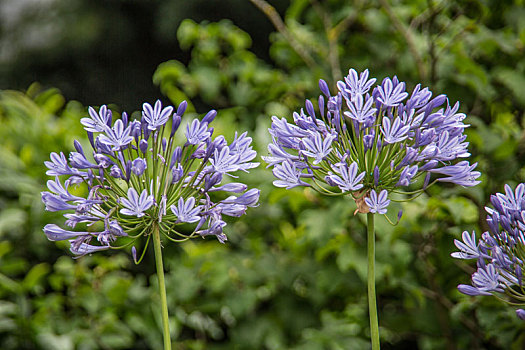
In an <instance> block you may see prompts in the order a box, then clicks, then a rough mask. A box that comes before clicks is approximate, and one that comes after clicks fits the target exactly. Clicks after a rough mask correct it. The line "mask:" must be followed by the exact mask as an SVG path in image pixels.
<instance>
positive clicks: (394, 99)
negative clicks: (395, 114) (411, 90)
mask: <svg viewBox="0 0 525 350" xmlns="http://www.w3.org/2000/svg"><path fill="white" fill-rule="evenodd" d="M377 93H378V97H377V100H378V101H379V102H381V103H382V104H383V105H385V106H390V107H395V106H397V105H398V104H400V103H401V102H402V101H403V100H404V99H405V98H407V97H408V93H407V92H405V83H399V84H397V85H396V86H395V87H394V84H393V82H392V80H391V79H390V78H385V79H384V80H383V84H382V85H380V86H378V87H377Z"/></svg>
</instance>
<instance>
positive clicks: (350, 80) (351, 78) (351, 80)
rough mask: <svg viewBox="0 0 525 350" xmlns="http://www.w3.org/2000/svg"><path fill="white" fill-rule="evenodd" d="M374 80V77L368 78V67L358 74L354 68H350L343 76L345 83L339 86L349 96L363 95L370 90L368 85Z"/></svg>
mask: <svg viewBox="0 0 525 350" xmlns="http://www.w3.org/2000/svg"><path fill="white" fill-rule="evenodd" d="M375 82H376V79H375V78H372V79H370V80H369V79H368V69H365V70H364V71H363V72H361V74H360V75H359V76H357V71H356V70H355V69H353V68H352V69H350V70H349V71H348V75H347V76H346V77H345V83H346V84H345V85H342V86H341V87H339V85H338V87H339V89H340V90H341V88H343V89H344V91H346V92H347V93H349V94H350V95H351V96H357V95H363V94H366V93H367V92H368V90H370V87H371V86H372V85H373V84H374V83H375Z"/></svg>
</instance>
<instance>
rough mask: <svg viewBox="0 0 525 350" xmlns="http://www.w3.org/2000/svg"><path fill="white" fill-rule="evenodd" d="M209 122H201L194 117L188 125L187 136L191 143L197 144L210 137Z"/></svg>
mask: <svg viewBox="0 0 525 350" xmlns="http://www.w3.org/2000/svg"><path fill="white" fill-rule="evenodd" d="M210 135H211V134H210V132H209V131H208V124H207V123H201V122H200V121H199V120H198V119H193V121H192V122H191V124H188V125H187V126H186V138H187V139H188V143H189V144H190V145H197V144H199V143H201V142H203V141H206V140H207V139H209V138H210Z"/></svg>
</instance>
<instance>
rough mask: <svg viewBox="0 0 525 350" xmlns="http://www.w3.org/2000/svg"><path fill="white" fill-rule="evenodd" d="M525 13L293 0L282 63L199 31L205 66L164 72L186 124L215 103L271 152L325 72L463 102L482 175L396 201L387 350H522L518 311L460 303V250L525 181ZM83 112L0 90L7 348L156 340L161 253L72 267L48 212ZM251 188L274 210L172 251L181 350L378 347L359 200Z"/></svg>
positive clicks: (185, 37) (486, 6)
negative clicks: (57, 157) (50, 190)
mask: <svg viewBox="0 0 525 350" xmlns="http://www.w3.org/2000/svg"><path fill="white" fill-rule="evenodd" d="M266 13H267V14H269V15H270V16H278V15H277V13H276V12H271V11H267V12H266ZM523 16H525V8H524V7H523V3H522V1H519V0H515V1H506V2H499V1H495V0H494V1H490V0H488V1H459V2H457V1H449V0H444V1H433V0H428V1H414V2H398V1H388V0H378V1H356V2H353V3H348V2H342V1H335V0H333V1H325V2H318V1H315V0H294V1H292V2H291V4H290V7H289V8H288V10H287V11H286V14H285V16H284V18H282V21H283V22H282V23H283V25H284V27H280V28H278V29H279V30H276V32H275V33H273V34H272V35H271V37H270V41H271V47H270V56H271V58H272V61H271V62H270V61H267V60H263V59H262V58H260V57H257V56H256V55H255V54H254V53H253V52H252V51H251V50H250V47H251V44H252V42H251V38H250V35H249V34H248V33H246V32H244V31H242V30H241V29H239V28H238V27H236V26H235V25H234V24H233V23H232V22H230V21H226V20H223V21H220V22H213V23H210V22H203V23H200V24H199V23H195V22H193V21H191V20H186V21H183V22H182V24H181V25H180V27H179V29H178V32H177V39H178V42H179V45H180V47H181V49H182V50H185V51H186V52H187V54H188V55H190V56H191V60H190V61H189V63H188V64H183V63H181V62H179V61H176V60H171V61H168V62H164V63H161V64H160V65H159V67H158V69H157V70H156V72H155V74H154V76H153V81H154V83H155V84H157V85H158V86H159V87H160V89H161V91H162V93H163V94H165V95H166V96H167V97H168V98H170V99H171V100H172V101H173V102H174V103H177V104H178V103H179V102H180V100H181V99H187V100H188V101H191V102H192V103H191V108H190V110H191V111H195V109H199V110H197V111H196V112H199V113H201V112H204V109H203V110H200V109H201V108H202V106H208V107H210V108H217V109H219V116H218V117H217V118H216V120H215V122H214V124H215V127H216V130H217V132H220V133H224V134H225V135H226V136H227V137H229V138H230V139H231V138H232V135H233V131H234V130H235V129H238V130H244V129H249V130H250V135H252V136H253V137H254V140H255V142H256V147H257V148H258V151H259V153H260V154H265V153H266V144H267V143H268V141H269V135H268V134H267V131H266V129H267V128H268V126H269V123H270V116H271V115H277V116H279V117H282V116H290V114H291V113H292V111H294V110H298V109H299V108H300V107H301V106H302V105H303V100H304V98H310V99H313V98H315V97H316V96H317V95H318V91H317V80H318V79H319V78H321V77H324V78H325V79H327V81H329V83H330V85H331V86H332V87H333V86H335V82H336V81H337V80H338V79H340V78H341V77H342V75H344V72H345V71H346V70H347V69H348V68H350V67H354V68H356V69H357V70H362V69H365V68H369V69H370V71H371V75H372V76H374V77H377V78H379V79H381V78H383V77H385V76H391V75H398V77H399V78H400V80H403V81H407V84H408V86H409V89H410V88H412V87H413V86H414V85H415V84H416V83H418V82H421V83H422V84H423V85H427V86H429V87H430V89H431V90H432V91H434V93H435V94H440V93H445V94H447V95H448V97H449V98H450V100H451V102H452V103H454V102H455V101H457V100H458V101H461V110H462V111H463V112H465V113H466V114H467V115H468V118H467V123H469V124H471V128H469V130H468V141H470V143H471V151H472V154H473V155H472V157H473V161H477V162H478V163H479V165H478V168H479V170H480V171H482V173H483V177H482V180H483V182H482V184H481V185H479V186H477V187H476V188H471V189H468V190H467V189H464V188H461V187H454V186H447V185H439V186H434V187H432V188H431V189H429V190H428V191H427V193H425V194H424V195H422V196H420V197H419V198H418V199H416V200H415V201H412V202H407V203H403V204H401V205H397V206H394V205H392V206H391V208H389V214H390V215H395V213H396V212H397V210H399V209H402V210H403V212H404V215H403V218H402V220H401V222H400V224H399V225H398V226H395V227H392V226H390V225H389V224H388V223H387V222H386V220H384V219H378V220H377V221H378V222H377V231H378V232H377V234H378V242H377V248H376V249H377V291H378V296H379V316H380V326H381V337H382V343H383V348H385V349H424V350H426V349H467V348H468V349H522V348H523V347H524V346H525V336H524V334H525V332H524V330H525V325H524V324H523V322H521V321H519V320H518V319H517V318H516V317H515V314H514V310H513V309H512V308H510V307H508V306H507V305H505V304H503V303H500V302H499V301H497V300H496V299H494V298H491V297H480V298H470V297H466V296H464V295H461V294H460V293H459V292H457V290H456V286H457V284H459V283H468V281H469V273H471V272H472V270H473V266H469V265H467V264H465V263H461V262H458V261H455V260H454V259H452V258H451V257H450V253H451V252H452V251H454V249H455V248H454V246H453V239H454V238H459V237H460V235H461V232H462V231H464V230H469V231H470V230H476V232H482V231H483V230H485V229H486V225H485V223H484V218H485V214H484V206H485V205H487V203H488V201H489V196H490V194H492V193H494V192H497V191H502V189H503V184H504V183H510V184H516V183H519V182H523V181H524V178H525V171H524V169H525V167H524V165H525V161H524V159H525V158H524V153H525V148H524V146H525V144H524V125H523V122H524V110H525V100H524V98H523V93H522V92H523V91H524V89H525V78H524V77H525V60H524V59H523V57H524V56H523V54H524V52H523V51H524V45H525V24H524V23H523V21H521V20H520V19H522V18H523ZM273 19H274V20H275V17H273ZM137 99H138V100H141V97H140V96H137ZM150 102H151V101H150ZM85 112H86V110H85V107H83V106H82V105H81V104H80V103H78V102H73V101H72V102H67V103H66V101H65V99H64V98H63V97H62V96H61V95H60V93H59V92H58V91H56V90H54V89H51V90H44V91H42V90H40V89H39V88H38V86H36V85H33V86H31V87H30V88H29V89H28V91H26V92H25V93H21V92H14V91H9V90H4V91H0V125H2V127H1V128H0V140H1V141H0V155H1V156H0V210H1V211H0V348H2V349H157V348H159V347H160V346H161V343H160V341H161V337H160V324H161V321H160V318H159V315H158V313H157V309H158V295H157V291H156V278H155V276H154V263H153V260H152V258H151V255H152V254H150V256H149V257H147V258H146V259H145V260H144V262H143V263H142V264H141V265H139V266H135V265H134V264H133V263H132V260H131V258H130V257H129V253H128V252H109V253H99V254H96V255H93V256H88V257H84V258H81V259H78V260H73V259H71V258H70V257H69V256H67V255H68V253H66V245H65V244H61V243H57V244H56V245H55V244H53V243H50V242H47V241H46V239H45V236H44V235H43V233H42V231H41V229H42V227H43V226H44V225H45V224H46V223H49V222H56V223H59V222H60V221H61V219H60V218H59V217H57V216H56V215H52V213H47V212H44V210H43V205H42V204H41V203H40V199H39V197H40V191H42V190H43V188H44V185H45V181H46V179H47V177H46V176H45V168H44V166H43V161H44V160H46V159H47V158H48V157H49V153H50V152H52V151H60V150H62V151H64V152H69V151H71V150H72V143H73V139H81V142H85V139H84V133H83V131H82V128H81V125H80V123H79V119H80V118H81V117H82V116H83V115H85ZM243 180H244V181H246V182H248V183H249V184H250V186H255V187H258V188H260V189H261V195H262V197H261V205H260V206H259V207H258V208H255V209H253V210H250V211H249V212H248V215H247V216H246V217H244V218H243V219H242V220H232V221H231V222H229V224H228V226H227V227H226V232H227V234H228V236H229V242H228V243H227V244H226V245H220V244H219V243H217V242H215V241H214V240H213V239H206V240H200V239H198V240H194V241H191V242H187V243H184V244H181V245H179V246H175V245H172V244H168V245H166V247H165V249H164V253H165V264H166V269H167V271H168V275H167V281H166V283H167V289H168V303H169V308H170V314H171V322H172V325H171V326H172V327H171V329H172V333H173V338H174V339H175V340H174V341H175V342H176V346H175V348H180V349H312V350H315V349H368V348H369V342H368V317H367V306H366V282H365V281H366V237H365V227H364V218H363V217H362V216H354V215H353V212H354V210H355V204H354V203H353V202H352V201H351V200H349V199H344V198H340V199H332V198H325V197H319V196H317V195H316V194H315V193H314V192H312V191H310V190H308V189H305V190H301V189H294V190H291V191H287V190H283V189H276V188H274V187H273V186H272V184H271V182H272V174H271V172H270V171H268V170H266V169H264V166H262V167H261V168H259V169H255V170H254V171H252V172H251V173H250V174H248V175H246V176H245V177H244V179H243Z"/></svg>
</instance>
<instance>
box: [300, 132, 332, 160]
mask: <svg viewBox="0 0 525 350" xmlns="http://www.w3.org/2000/svg"><path fill="white" fill-rule="evenodd" d="M334 138H335V136H334V135H327V136H326V137H325V138H324V140H323V138H322V137H321V134H320V133H318V132H311V133H310V137H308V138H304V139H303V142H304V145H305V146H306V150H303V151H301V153H302V154H304V155H305V156H308V157H312V158H315V159H314V161H313V164H319V163H320V162H321V161H322V160H323V159H324V158H326V156H327V155H329V154H330V152H331V151H332V148H331V147H330V146H331V145H332V141H333V139H334Z"/></svg>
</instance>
